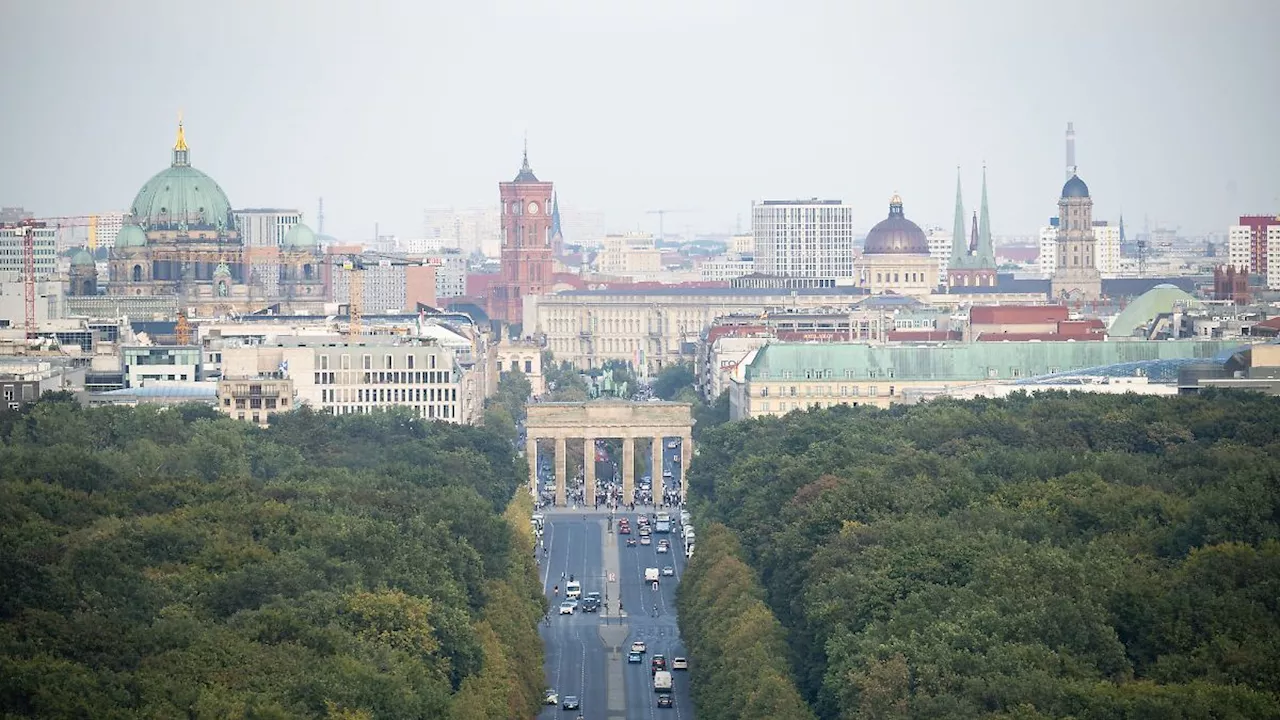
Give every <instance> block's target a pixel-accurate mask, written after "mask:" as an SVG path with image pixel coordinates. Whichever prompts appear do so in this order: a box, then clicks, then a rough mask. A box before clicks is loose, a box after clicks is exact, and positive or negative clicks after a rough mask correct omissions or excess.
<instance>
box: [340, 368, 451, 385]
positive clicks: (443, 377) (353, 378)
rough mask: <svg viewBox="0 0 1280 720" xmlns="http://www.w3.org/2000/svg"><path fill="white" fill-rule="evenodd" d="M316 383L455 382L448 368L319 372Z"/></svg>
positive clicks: (409, 383)
mask: <svg viewBox="0 0 1280 720" xmlns="http://www.w3.org/2000/svg"><path fill="white" fill-rule="evenodd" d="M315 375H316V378H315V379H316V385H354V384H357V383H358V384H361V385H424V384H425V385H447V384H449V383H451V382H454V377H453V373H452V372H450V371H448V370H415V371H414V372H408V371H400V370H392V371H391V372H387V371H385V370H379V371H377V372H359V373H358V374H357V373H356V372H318V373H316V374H315Z"/></svg>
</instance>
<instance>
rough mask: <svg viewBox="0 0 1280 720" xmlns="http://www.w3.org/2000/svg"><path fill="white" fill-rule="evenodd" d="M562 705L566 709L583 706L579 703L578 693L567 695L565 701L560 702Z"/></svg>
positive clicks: (575, 708)
mask: <svg viewBox="0 0 1280 720" xmlns="http://www.w3.org/2000/svg"><path fill="white" fill-rule="evenodd" d="M560 707H562V708H564V709H565V710H577V709H579V708H581V707H582V706H581V705H580V704H578V696H577V695H565V696H564V702H563V703H560Z"/></svg>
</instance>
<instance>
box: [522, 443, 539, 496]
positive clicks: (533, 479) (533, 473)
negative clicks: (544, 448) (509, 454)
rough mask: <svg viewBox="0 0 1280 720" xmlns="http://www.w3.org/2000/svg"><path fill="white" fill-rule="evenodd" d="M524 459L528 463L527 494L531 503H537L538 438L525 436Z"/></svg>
mask: <svg viewBox="0 0 1280 720" xmlns="http://www.w3.org/2000/svg"><path fill="white" fill-rule="evenodd" d="M524 457H525V459H526V460H528V461H529V494H530V495H532V496H533V501H534V502H535V503H536V502H537V501H538V438H537V437H535V436H533V435H526V436H525V439H524Z"/></svg>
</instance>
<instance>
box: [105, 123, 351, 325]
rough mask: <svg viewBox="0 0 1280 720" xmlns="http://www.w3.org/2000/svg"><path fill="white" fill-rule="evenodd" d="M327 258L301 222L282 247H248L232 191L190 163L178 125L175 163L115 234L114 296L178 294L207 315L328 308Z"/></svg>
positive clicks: (149, 186)
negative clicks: (231, 198)
mask: <svg viewBox="0 0 1280 720" xmlns="http://www.w3.org/2000/svg"><path fill="white" fill-rule="evenodd" d="M326 262H327V259H326V256H325V254H324V253H323V252H322V250H321V248H320V244H319V241H318V239H317V237H316V234H315V233H314V232H312V231H311V229H310V228H308V227H307V226H305V225H302V224H299V225H296V226H294V228H293V229H292V230H290V231H289V233H288V234H286V235H285V237H284V239H283V241H282V242H281V243H280V244H279V245H278V246H270V247H245V245H244V243H243V242H242V241H241V238H240V233H239V232H238V231H237V228H236V223H235V216H234V214H233V212H232V208H231V203H230V201H229V200H227V195H226V193H224V192H223V191H222V188H221V187H219V186H218V183H216V182H214V180H213V178H211V177H209V176H208V175H205V174H204V173H202V172H200V171H199V170H197V169H195V168H194V167H192V166H191V158H190V150H189V149H188V147H187V141H186V136H185V134H184V132H183V128H182V123H181V122H179V123H178V139H177V141H176V142H175V143H174V145H173V160H172V162H171V164H170V165H169V167H168V168H165V169H164V170H161V171H160V172H159V173H157V174H156V175H155V176H154V177H152V178H151V179H150V180H148V181H147V182H146V184H145V185H143V186H142V189H141V190H139V191H138V194H137V196H135V197H134V199H133V204H132V205H130V206H129V213H128V216H127V217H126V218H125V225H124V227H123V228H121V230H120V233H119V234H118V235H117V236H116V242H115V247H114V248H113V249H112V250H111V253H110V260H109V267H110V283H109V285H108V289H107V293H108V295H116V296H148V295H149V296H164V295H168V296H174V297H175V299H176V300H177V303H178V306H179V307H180V308H183V309H184V310H185V311H187V312H194V313H195V314H197V315H199V316H203V317H216V316H224V315H228V314H231V313H239V314H249V313H254V312H259V311H262V310H266V309H271V310H273V311H274V312H277V313H282V314H298V313H308V312H323V306H324V302H325V299H326V297H327V295H328V292H327V287H326V286H327V279H328V278H329V277H331V273H330V272H328V271H327V268H326V267H325V263H326ZM268 273H269V274H270V275H271V277H265V276H264V275H266V274H268Z"/></svg>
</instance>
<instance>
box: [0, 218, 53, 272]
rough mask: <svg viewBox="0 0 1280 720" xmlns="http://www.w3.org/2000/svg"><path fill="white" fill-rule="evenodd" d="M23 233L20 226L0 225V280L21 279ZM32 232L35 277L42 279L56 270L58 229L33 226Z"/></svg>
mask: <svg viewBox="0 0 1280 720" xmlns="http://www.w3.org/2000/svg"><path fill="white" fill-rule="evenodd" d="M25 233H26V231H25V230H23V229H22V228H16V227H7V228H6V227H0V281H4V282H21V281H22V279H23V278H22V273H23V258H24V257H25V250H24V248H23V246H24V241H25V238H26V234H25ZM32 233H33V235H32V245H33V246H34V248H35V263H36V264H35V270H36V279H37V280H44V279H47V278H48V277H49V276H50V275H53V274H54V273H55V272H57V270H58V229H57V228H55V227H43V228H34V229H33V230H32Z"/></svg>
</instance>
